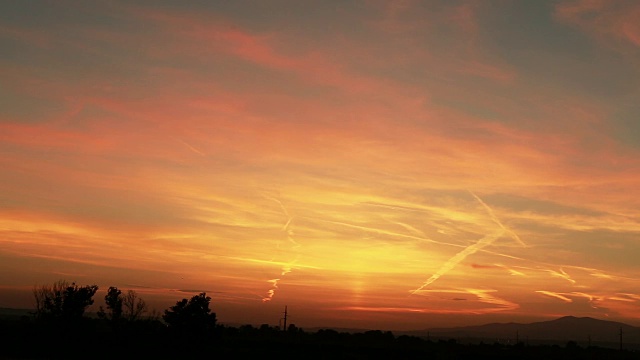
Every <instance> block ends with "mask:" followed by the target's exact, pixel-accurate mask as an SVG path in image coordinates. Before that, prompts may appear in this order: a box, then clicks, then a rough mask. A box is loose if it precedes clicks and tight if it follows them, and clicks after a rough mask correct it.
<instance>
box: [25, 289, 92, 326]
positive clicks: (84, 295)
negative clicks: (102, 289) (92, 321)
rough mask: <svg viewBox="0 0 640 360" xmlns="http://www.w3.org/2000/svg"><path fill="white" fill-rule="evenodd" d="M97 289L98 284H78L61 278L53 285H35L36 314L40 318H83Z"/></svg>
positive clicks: (66, 319) (72, 319)
mask: <svg viewBox="0 0 640 360" xmlns="http://www.w3.org/2000/svg"><path fill="white" fill-rule="evenodd" d="M96 291H98V286H97V285H85V286H78V285H76V283H71V284H69V283H68V282H67V281H65V280H59V281H57V282H55V283H54V284H53V285H42V286H40V287H34V289H33V295H34V298H35V301H36V314H35V315H36V317H37V318H39V319H43V318H47V319H61V320H64V321H74V320H78V319H81V318H82V316H83V315H84V312H85V310H86V309H87V307H89V306H90V305H92V304H93V295H95V293H96Z"/></svg>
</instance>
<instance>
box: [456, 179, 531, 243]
mask: <svg viewBox="0 0 640 360" xmlns="http://www.w3.org/2000/svg"><path fill="white" fill-rule="evenodd" d="M467 191H469V194H471V196H473V197H474V198H475V199H476V200H478V202H479V203H480V204H482V206H483V207H484V208H485V209H486V210H487V213H489V217H491V220H493V222H494V223H496V224H498V226H500V228H502V230H504V231H506V232H507V233H509V235H511V237H512V238H513V239H514V240H516V241H517V242H518V243H519V244H520V245H522V246H523V247H526V246H527V244H525V243H524V241H522V239H520V237H519V236H518V234H516V233H515V232H513V231H512V230H510V229H508V228H507V227H506V226H504V225H502V223H501V222H500V220H499V219H498V217H497V216H496V214H495V213H494V212H493V209H491V208H490V207H489V205H487V204H486V203H485V202H484V201H482V199H480V197H478V195H476V194H474V193H473V191H471V190H467Z"/></svg>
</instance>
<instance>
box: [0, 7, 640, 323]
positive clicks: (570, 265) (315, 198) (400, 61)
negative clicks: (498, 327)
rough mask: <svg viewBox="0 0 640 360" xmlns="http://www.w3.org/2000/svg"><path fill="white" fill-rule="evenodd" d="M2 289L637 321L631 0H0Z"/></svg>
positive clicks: (639, 36) (315, 311)
mask: <svg viewBox="0 0 640 360" xmlns="http://www.w3.org/2000/svg"><path fill="white" fill-rule="evenodd" d="M0 79H1V80H0V307H14V308H30V307H33V296H32V294H31V291H32V289H33V288H34V286H39V285H43V284H52V283H53V282H55V281H57V280H60V279H65V280H67V281H75V282H76V283H78V284H81V285H88V284H97V285H99V286H100V291H99V292H98V294H97V295H96V297H95V300H96V303H95V305H94V308H95V307H97V306H98V305H103V304H104V303H103V298H104V294H105V291H106V289H108V287H109V286H117V287H118V288H120V289H123V290H129V289H131V290H135V291H136V292H137V293H138V294H139V295H140V297H142V298H143V299H144V300H146V301H147V303H149V304H150V305H151V307H153V308H155V309H157V310H159V311H162V310H164V309H166V308H168V307H169V306H171V305H174V304H175V302H176V301H178V300H180V299H182V298H189V297H191V296H193V295H196V294H197V293H199V292H201V291H205V292H206V293H207V295H208V296H211V298H212V300H211V308H212V310H213V311H214V312H216V313H217V317H218V320H219V321H221V322H226V323H234V324H246V323H252V324H262V323H268V324H272V325H277V324H278V322H279V319H280V318H281V316H282V311H283V310H284V307H285V305H286V306H288V311H289V315H290V318H289V322H290V323H295V324H296V325H298V326H302V327H314V326H337V327H349V328H369V329H386V330H405V329H426V328H433V327H444V326H460V325H473V324H482V323H487V322H510V321H514V322H531V321H541V320H550V319H553V318H556V317H560V316H565V315H573V316H590V317H595V318H599V319H609V320H616V321H623V322H626V323H629V324H633V325H640V288H639V287H638V283H639V281H640V262H638V255H639V254H640V197H638V194H639V190H640V3H639V2H637V1H624V0H621V1H606V0H602V1H601V0H567V1H565V0H561V1H542V0H541V1H502V0H495V1H377V0H373V1H358V0H353V1H302V2H301V1H279V0H278V1H242V0H239V1H189V2H183V1H91V2H86V1H73V0H62V1H44V0H43V1H35V0H34V1H3V2H1V3H0Z"/></svg>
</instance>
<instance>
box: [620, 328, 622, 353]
mask: <svg viewBox="0 0 640 360" xmlns="http://www.w3.org/2000/svg"><path fill="white" fill-rule="evenodd" d="M620 351H622V327H621V328H620Z"/></svg>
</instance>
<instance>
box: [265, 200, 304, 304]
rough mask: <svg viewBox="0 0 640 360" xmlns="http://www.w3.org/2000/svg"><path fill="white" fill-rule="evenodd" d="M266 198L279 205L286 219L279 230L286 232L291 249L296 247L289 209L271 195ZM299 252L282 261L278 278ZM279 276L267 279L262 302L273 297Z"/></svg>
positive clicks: (289, 270)
mask: <svg viewBox="0 0 640 360" xmlns="http://www.w3.org/2000/svg"><path fill="white" fill-rule="evenodd" d="M264 197H265V198H266V199H268V200H271V201H275V202H276V203H278V204H279V205H280V208H281V209H282V212H283V213H284V215H285V216H286V217H287V221H286V222H285V224H284V226H283V227H282V229H281V231H284V232H285V233H286V234H287V240H289V242H290V243H291V244H292V249H293V250H295V249H298V248H299V247H300V244H299V243H298V242H297V241H296V240H295V239H294V238H293V235H294V232H293V230H292V229H291V221H292V220H293V216H291V215H289V211H287V208H286V207H285V206H284V204H282V201H280V200H278V199H276V198H273V197H269V196H264ZM299 256H300V255H299V254H298V255H296V257H295V259H293V260H291V261H289V262H287V263H284V264H283V265H282V271H281V273H280V278H282V277H283V276H285V275H286V274H288V273H290V272H291V270H292V265H293V264H294V263H295V262H296V261H298V258H299ZM280 278H278V279H271V280H267V282H268V283H270V284H271V289H269V291H267V296H266V297H264V298H262V302H267V301H271V299H272V298H273V296H274V295H275V293H276V290H277V289H278V282H279V281H280Z"/></svg>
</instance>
